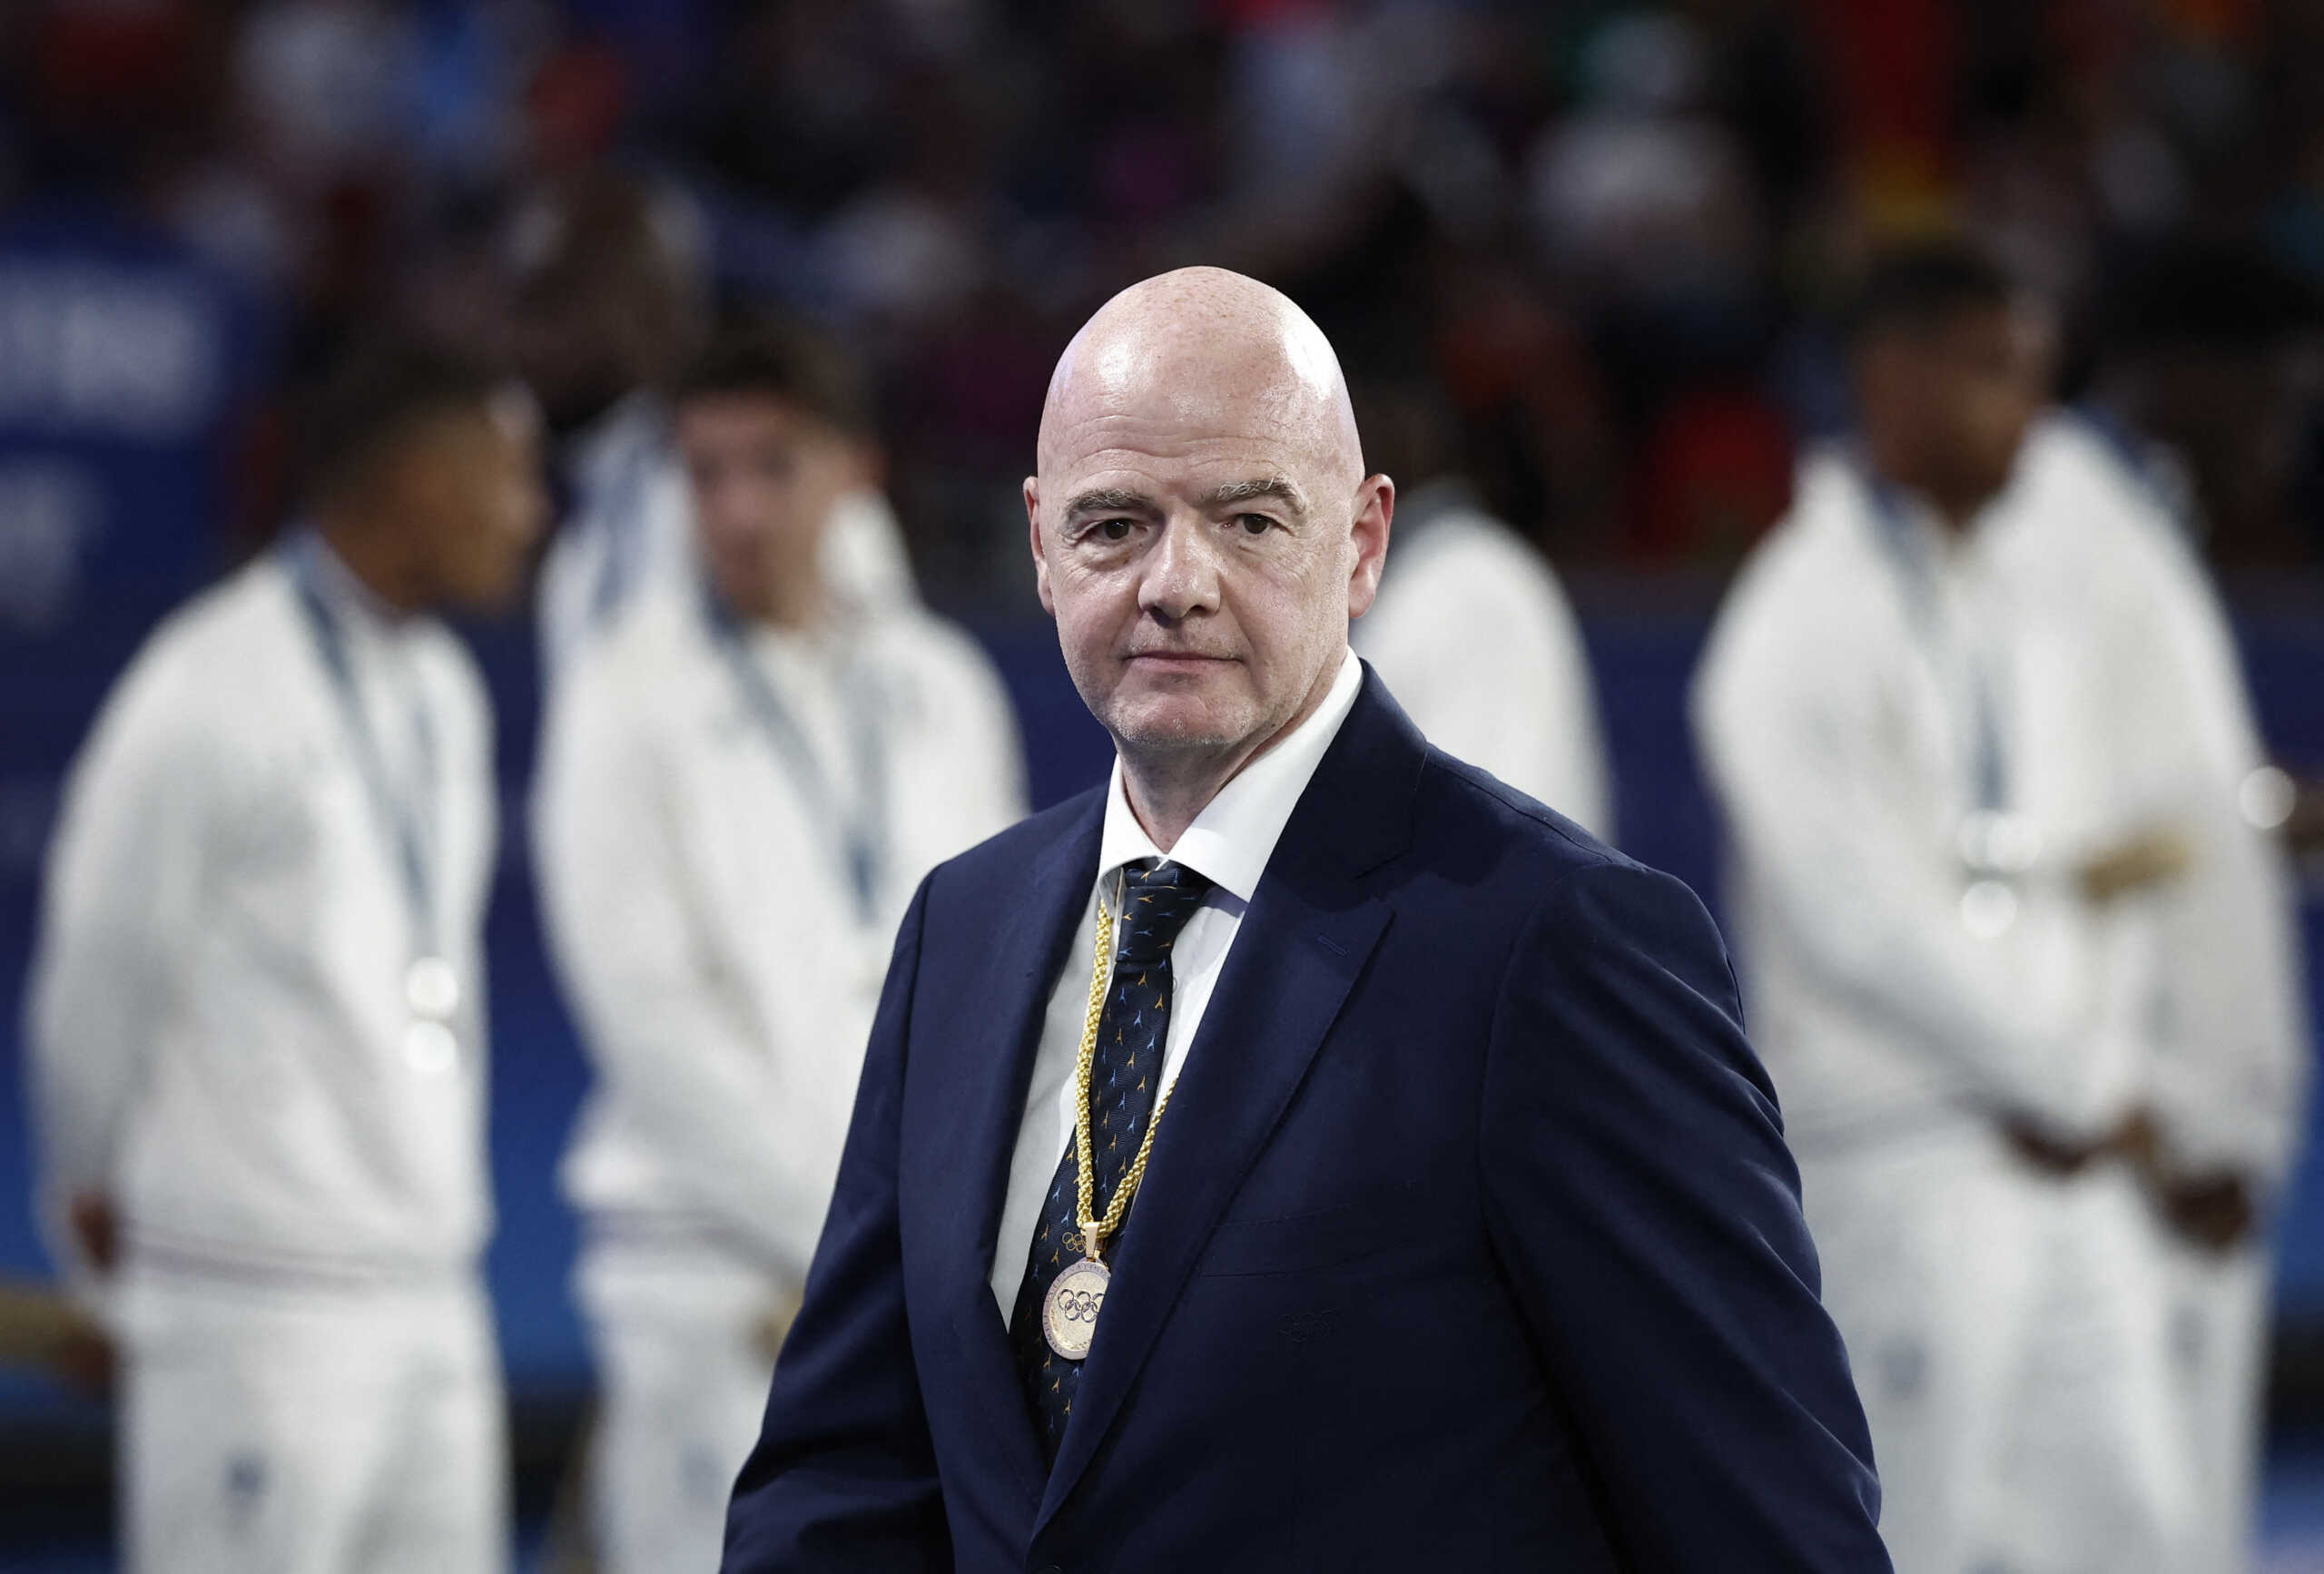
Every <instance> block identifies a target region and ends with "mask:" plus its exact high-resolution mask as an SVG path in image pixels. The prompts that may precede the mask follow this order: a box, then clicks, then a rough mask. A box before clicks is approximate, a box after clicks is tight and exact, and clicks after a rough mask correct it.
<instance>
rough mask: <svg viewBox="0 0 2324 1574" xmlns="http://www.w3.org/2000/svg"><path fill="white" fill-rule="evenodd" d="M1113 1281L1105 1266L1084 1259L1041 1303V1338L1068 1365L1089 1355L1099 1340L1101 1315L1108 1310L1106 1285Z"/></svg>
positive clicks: (1074, 1266)
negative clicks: (1090, 1345) (1044, 1339)
mask: <svg viewBox="0 0 2324 1574" xmlns="http://www.w3.org/2000/svg"><path fill="white" fill-rule="evenodd" d="M1112 1279H1113V1274H1111V1273H1109V1272H1108V1271H1107V1268H1106V1265H1105V1264H1103V1263H1093V1262H1091V1261H1090V1260H1089V1259H1088V1258H1087V1257H1084V1258H1082V1259H1081V1260H1080V1261H1079V1262H1078V1263H1076V1264H1073V1265H1072V1266H1071V1267H1069V1268H1068V1269H1066V1271H1065V1272H1064V1273H1062V1274H1059V1275H1058V1276H1057V1283H1055V1284H1051V1285H1050V1286H1049V1298H1048V1299H1047V1300H1045V1301H1043V1302H1042V1303H1041V1334H1042V1336H1043V1337H1044V1338H1046V1339H1047V1340H1048V1341H1049V1348H1050V1349H1051V1350H1054V1351H1056V1352H1057V1353H1059V1355H1061V1356H1063V1357H1064V1358H1065V1359H1066V1360H1068V1361H1078V1360H1080V1359H1081V1358H1082V1357H1083V1356H1085V1355H1087V1354H1088V1353H1089V1344H1090V1342H1091V1341H1092V1340H1094V1339H1095V1338H1097V1336H1098V1313H1099V1312H1101V1311H1103V1310H1104V1309H1105V1304H1106V1285H1107V1284H1108V1283H1109V1282H1110V1281H1111V1280H1112Z"/></svg>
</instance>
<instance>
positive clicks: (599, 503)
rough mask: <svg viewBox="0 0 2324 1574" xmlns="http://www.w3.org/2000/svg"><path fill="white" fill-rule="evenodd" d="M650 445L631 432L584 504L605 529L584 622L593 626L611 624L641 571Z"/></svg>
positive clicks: (604, 626)
mask: <svg viewBox="0 0 2324 1574" xmlns="http://www.w3.org/2000/svg"><path fill="white" fill-rule="evenodd" d="M653 458H654V450H653V448H652V446H651V444H650V443H649V442H647V441H646V440H645V438H642V437H639V436H637V435H635V434H633V435H632V438H631V441H630V443H629V445H628V447H627V448H625V450H624V451H623V452H622V454H621V455H620V457H619V459H618V461H617V463H616V465H615V471H614V476H613V479H612V482H611V484H610V485H608V486H606V487H605V488H604V489H603V491H602V492H601V493H600V494H599V495H598V496H596V497H592V498H591V499H590V500H589V502H588V504H587V505H586V507H587V508H588V511H589V513H590V515H591V516H592V517H593V518H594V519H595V520H596V524H597V527H598V528H599V529H600V530H602V531H603V532H604V533H605V538H606V551H605V556H604V557H603V558H602V559H600V561H599V562H598V565H597V583H596V585H595V586H594V587H593V588H592V589H591V591H590V594H589V605H588V609H587V615H586V616H587V623H588V625H589V627H591V628H592V629H604V628H606V627H609V626H611V625H612V623H613V621H614V616H615V614H616V613H618V612H619V611H620V610H621V609H622V607H623V606H624V605H626V604H627V603H628V600H629V596H630V593H631V592H632V591H633V590H635V588H636V585H637V579H638V575H639V574H640V572H641V566H640V562H639V560H640V559H641V558H642V557H643V556H644V555H645V532H646V529H647V527H648V526H647V521H646V518H645V502H646V496H647V490H648V489H647V486H646V481H647V478H648V477H649V475H650V474H651V472H652V469H653Z"/></svg>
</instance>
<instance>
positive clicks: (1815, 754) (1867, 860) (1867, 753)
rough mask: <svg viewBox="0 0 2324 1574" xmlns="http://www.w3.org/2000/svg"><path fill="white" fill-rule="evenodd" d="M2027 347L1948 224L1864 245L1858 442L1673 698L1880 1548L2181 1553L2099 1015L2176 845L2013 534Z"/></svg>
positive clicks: (2115, 1041) (2149, 1565) (2119, 1069)
mask: <svg viewBox="0 0 2324 1574" xmlns="http://www.w3.org/2000/svg"><path fill="white" fill-rule="evenodd" d="M2040 339H2041V335H2040V333H2039V332H2038V331H2036V330H2034V329H2033V326H2032V324H2030V323H2029V321H2028V320H2027V316H2026V314H2025V313H2024V312H2023V311H2022V310H2020V309H2019V308H2018V307H2017V305H2016V304H2015V302H2014V300H2013V299H2012V297H2011V294H2010V292H2009V290H2008V289H2007V287H2006V285H2005V283H2004V280H2003V279H2002V278H2001V276H2000V275H1999V274H1998V273H1997V272H1996V271H1994V270H1993V269H1992V268H1991V267H1990V266H1989V265H1987V264H1986V263H1984V261H1982V260H1980V259H1979V258H1978V257H1976V256H1975V255H1974V253H1973V252H1971V251H1966V250H1965V249H1961V248H1957V247H1953V246H1950V245H1945V244H1931V245H1929V246H1926V247H1925V248H1920V249H1915V250H1914V251H1909V252H1904V253H1900V254H1897V255H1896V256H1894V257H1892V258H1890V259H1889V260H1887V261H1886V262H1884V263H1883V264H1882V265H1880V266H1879V267H1876V269H1875V270H1874V271H1873V273H1872V275H1871V278H1870V280H1868V282H1867V284H1866V290H1865V294H1864V299H1863V302H1862V305H1861V309H1860V310H1859V312H1858V318H1857V322H1856V332H1855V337H1854V339H1853V343H1852V360H1853V370H1854V374H1855V386H1856V395H1857V413H1858V418H1859V433H1860V435H1859V438H1858V441H1857V443H1856V445H1855V446H1853V447H1852V448H1848V449H1844V450H1838V451H1833V452H1827V453H1825V454H1821V455H1818V456H1816V457H1811V458H1809V459H1808V460H1807V462H1806V463H1805V464H1804V465H1803V467H1802V471H1801V478H1800V484H1799V487H1798V491H1797V498H1796V501H1795V503H1794V506H1793V509H1792V512H1791V514H1790V516H1788V517H1787V519H1786V520H1785V521H1784V522H1783V523H1782V524H1780V525H1779V526H1777V529H1776V530H1775V531H1774V532H1773V533H1772V534H1771V535H1770V536H1768V539H1767V540H1766V541H1765V542H1764V543H1762V545H1761V546H1759V547H1758V550H1757V551H1755V553H1754V554H1753V555H1752V557H1751V558H1750V560H1749V561H1748V564H1747V566H1746V567H1745V569H1744V571H1743V573H1742V575H1741V576H1740V578H1739V579H1738V583H1737V585H1736V586H1735V588H1734V590H1733V591H1732V593H1731V594H1730V595H1729V598H1728V603H1727V605H1726V606H1725V607H1724V608H1723V609H1722V611H1721V613H1720V615H1719V618H1718V625H1717V626H1716V628H1715V629H1714V631H1713V635H1712V637H1711V641H1710V644H1709V648H1708V650H1707V652H1706V654H1705V657H1704V661H1703V665H1702V668H1701V671H1700V672H1699V675H1698V678H1697V683H1696V692H1695V695H1694V708H1695V722H1696V728H1697V732H1698V735H1699V741H1700V743H1701V746H1702V753H1703V758H1704V761H1705V763H1706V766H1707V768H1708V770H1709V774H1710V776H1711V779H1712V782H1713V786H1714V789H1715V792H1716V793H1717V795H1718V800H1719V802H1720V804H1721V807H1722V808H1723V810H1724V812H1725V816H1726V821H1727V825H1728V834H1729V853H1730V859H1731V870H1732V873H1733V880H1732V885H1731V888H1730V898H1731V900H1730V911H1731V913H1732V916H1733V920H1734V924H1735V929H1736V931H1737V932H1736V942H1737V949H1738V957H1739V959H1740V961H1741V963H1742V965H1743V967H1744V969H1745V973H1744V978H1745V984H1746V989H1745V998H1746V1002H1747V1007H1748V1009H1749V1010H1750V1011H1751V1013H1752V1015H1753V1019H1754V1026H1755V1028H1756V1029H1757V1031H1758V1035H1759V1041H1760V1043H1761V1045H1762V1048H1763V1052H1764V1053H1765V1054H1766V1056H1767V1058H1768V1067H1769V1070H1770V1073H1771V1075H1772V1076H1773V1077H1774V1078H1775V1081H1776V1085H1777V1093H1778V1095H1779V1097H1781V1098H1782V1100H1783V1105H1784V1111H1785V1117H1786V1128H1787V1135H1788V1136H1789V1138H1790V1141H1791V1143H1792V1146H1793V1149H1794V1151H1795V1153H1796V1154H1797V1156H1798V1158H1799V1162H1800V1167H1801V1172H1802V1185H1803V1191H1804V1195H1805V1201H1806V1205H1807V1216H1808V1220H1809V1223H1810V1225H1811V1227H1812V1228H1813V1230H1814V1232H1815V1235H1816V1239H1817V1245H1818V1248H1819V1251H1820V1253H1821V1255H1822V1261H1823V1266H1824V1290H1825V1299H1826V1304H1827V1306H1828V1307H1829V1308H1830V1310H1831V1312H1832V1314H1833V1316H1834V1318H1835V1320H1836V1321H1837V1323H1839V1326H1840V1329H1841V1332H1842V1333H1843V1334H1844V1336H1845V1337H1846V1340H1847V1343H1848V1348H1849V1353H1850V1357H1851V1360H1852V1362H1853V1364H1854V1367H1855V1372H1856V1382H1857V1387H1858V1390H1859V1392H1860V1393H1861V1394H1862V1396H1863V1399H1864V1402H1865V1408H1866V1414H1867V1416H1868V1418H1869V1420H1870V1422H1871V1425H1872V1433H1873V1445H1874V1450H1875V1454H1876V1459H1877V1461H1878V1464H1879V1469H1880V1473H1881V1481H1882V1489H1883V1513H1882V1531H1883V1535H1884V1537H1885V1538H1886V1540H1887V1541H1888V1544H1889V1547H1890V1549H1891V1553H1892V1555H1893V1557H1894V1559H1895V1560H1896V1568H1897V1569H1898V1571H1899V1574H1984V1571H1986V1570H2007V1571H2008V1574H2082V1571H2084V1570H2088V1571H2091V1574H2096V1571H2098V1570H2114V1571H2133V1570H2148V1569H2153V1570H2161V1569H2171V1568H2175V1567H2178V1566H2179V1565H2178V1564H2177V1563H2176V1562H2175V1559H2176V1557H2177V1555H2178V1553H2179V1551H2180V1549H2182V1548H2183V1547H2184V1546H2185V1544H2186V1541H2187V1539H2188V1537H2189V1536H2190V1534H2191V1524H2192V1521H2193V1519H2194V1516H2195V1514H2196V1506H2195V1503H2194V1500H2193V1499H2194V1490H2193V1486H2192V1483H2191V1475H2192V1464H2191V1457H2190V1448H2189V1443H2188V1441H2187V1439H2186V1438H2185V1436H2184V1435H2183V1428H2182V1427H2181V1424H2180V1414H2179V1411H2178V1409H2177V1407H2176V1405H2175V1403H2174V1398H2173V1393H2172V1388H2171V1372H2170V1370H2169V1362H2168V1343H2169V1340H2168V1333H2169V1330H2168V1323H2169V1316H2168V1303H2167V1296H2166V1294H2165V1293H2164V1288H2163V1287H2164V1284H2165V1277H2166V1270H2165V1268H2164V1265H2163V1263H2162V1253H2161V1251H2160V1249H2159V1246H2158V1244H2157V1242H2156V1240H2155V1238H2154V1235H2153V1232H2152V1228H2151V1226H2150V1224H2149V1202H2148V1199H2147V1195H2146V1191H2145V1185H2144V1181H2145V1176H2146V1173H2147V1167H2148V1164H2149V1160H2150V1157H2151V1155H2152V1152H2153V1150H2154V1146H2155V1140H2156V1139H2155V1127H2154V1117H2153V1116H2152V1114H2151V1112H2150V1110H2149V1100H2150V1097H2151V1096H2152V1095H2151V1089H2150V1072H2151V1063H2152V1042H2151V1038H2152V1035H2151V1034H2150V1033H2149V1031H2148V1030H2147V1025H2146V1024H2144V1023H2142V1022H2141V1021H2139V1020H2136V1019H2132V1018H2126V1017H2125V1016H2123V1015H2122V1013H2121V1012H2120V1011H2119V1010H2118V1009H2117V1008H2116V997H2117V996H2118V995H2119V991H2120V988H2121V984H2122V979H2124V978H2125V977H2127V976H2128V973H2127V969H2131V968H2134V967H2135V966H2136V965H2137V963H2138V959H2139V956H2140V954H2141V953H2140V948H2141V945H2142V939H2143V934H2144V931H2145V930H2147V929H2148V928H2149V927H2151V920H2152V916H2153V913H2154V910H2155V909H2156V906H2157V903H2158V902H2159V900H2161V899H2162V897H2163V896H2164V895H2165V894H2167V893H2168V892H2170V891H2171V890H2173V889H2174V884H2175V881H2176V880H2177V878H2178V877H2179V875H2180V874H2181V871H2183V869H2184V867H2185V865H2186V863H2187V861H2188V856H2189V855H2188V847H2187V841H2188V838H2189V836H2190V835H2191V831H2189V830H2188V829H2187V828H2186V827H2185V826H2184V825H2183V824H2182V823H2181V821H2179V820H2178V819H2177V818H2175V817H2174V816H2172V815H2171V814H2170V813H2168V812H2165V811H2166V806H2163V805H2159V804H2157V805H2149V806H2148V807H2149V808H2150V809H2152V816H2151V817H2150V816H2147V815H2142V814H2138V813H2132V812H2128V811H2127V810H2126V808H2125V807H2124V804H2123V802H2122V793H2121V792H2120V791H2119V790H2118V789H2119V784H2118V783H2117V782H2115V781H2114V780H2113V779H2112V775H2111V773H2110V772H2111V771H2112V760H2111V757H2110V753H2109V751H2108V749H2107V748H2106V743H2107V741H2108V740H2107V732H2106V726H2105V721H2106V717H2107V714H2108V712H2107V706H2106V704H2105V699H2106V696H2105V694H2103V693H2102V690H2103V689H2104V686H2105V684H2106V682H2107V681H2108V677H2109V674H2108V673H2107V671H2106V669H2105V667H2104V665H2103V664H2102V662H2097V661H2093V660H2092V659H2091V647H2090V645H2089V644H2088V640H2087V631H2086V630H2085V629H2084V628H2083V627H2081V626H2079V625H2077V624H2076V623H2075V621H2074V620H2072V619H2069V618H2064V617H2062V616H2060V615H2057V613H2056V611H2055V609H2054V608H2053V607H2052V606H2050V605H2046V604H2045V602H2044V600H2043V596H2042V595H2041V594H2039V593H2038V591H2037V590H2035V589H2034V588H2033V587H2030V586H2029V585H2028V584H2027V583H2026V582H2025V575H2024V571H2023V569H2022V568H2021V567H2020V566H2019V565H2018V563H2017V562H2016V561H2015V560H2014V556H2013V554H2012V551H2011V548H2010V544H2009V542H2008V541H2007V539H2006V536H2007V529H2006V515H2007V502H2006V499H2005V497H2004V493H2005V488H2009V487H2013V486H2014V485H2015V484H2018V483H2019V482H2022V480H2023V477H2022V475H2017V472H2019V471H2020V470H2021V468H2022V464H2021V446H2022V442H2023V438H2024V433H2025V431H2026V429H2027V428H2028V426H2029V424H2030V423H2031V421H2032V419H2033V417H2034V415H2035V414H2036V412H2037V411H2038V409H2039V408H2040V403H2041V399H2042V397H2043V379H2044V376H2045V373H2046V357H2045V355H2044V354H2043V352H2042V349H2041V348H2040ZM2014 476H2016V480H2015V481H2014V480H2013V477H2014Z"/></svg>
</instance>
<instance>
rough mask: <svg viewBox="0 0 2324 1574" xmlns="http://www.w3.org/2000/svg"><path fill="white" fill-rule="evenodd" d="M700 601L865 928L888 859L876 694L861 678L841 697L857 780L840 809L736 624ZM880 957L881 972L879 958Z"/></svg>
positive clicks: (712, 603) (875, 910) (874, 918)
mask: <svg viewBox="0 0 2324 1574" xmlns="http://www.w3.org/2000/svg"><path fill="white" fill-rule="evenodd" d="M704 600H705V615H706V616H707V617H708V619H709V622H710V628H711V633H712V635H713V637H714V638H715V640H716V641H717V644H718V647H719V650H720V652H721V653H722V654H724V656H725V658H726V665H727V668H728V670H729V671H730V672H731V673H732V674H734V686H735V688H736V690H737V691H738V692H739V693H740V694H741V695H742V697H743V708H744V709H745V710H747V711H748V712H749V713H751V717H752V719H753V721H755V722H756V723H758V729H759V732H760V733H761V735H762V736H763V737H764V738H765V740H766V743H767V746H768V748H769V750H770V751H771V752H772V753H773V755H774V757H775V762H776V763H777V764H779V765H781V766H782V767H783V770H784V771H785V772H788V773H789V774H790V776H791V778H792V781H793V783H794V784H795V785H796V786H797V787H798V789H799V792H800V796H801V797H803V799H805V800H806V802H807V806H808V809H809V812H811V813H812V814H813V815H814V816H815V818H817V819H818V820H821V821H822V822H823V823H824V824H825V825H826V826H827V827H829V828H830V830H831V831H832V841H833V842H834V843H835V844H836V849H837V851H838V854H839V859H840V862H841V865H842V875H843V877H844V880H845V882H846V884H847V887H848V889H849V890H850V892H851V894H852V896H853V897H854V899H855V922H856V928H857V929H858V930H871V929H872V927H873V926H874V925H875V924H876V923H877V922H878V920H879V916H880V912H879V897H880V880H881V872H882V870H881V865H882V864H883V863H884V862H885V861H886V854H885V849H884V848H883V846H882V845H881V843H882V840H883V836H884V831H885V827H886V824H887V817H888V815H887V810H888V805H887V796H888V792H887V769H886V759H885V754H884V751H883V749H882V747H881V737H880V727H879V721H878V717H877V716H876V714H875V712H876V711H877V709H878V704H879V699H878V696H877V695H876V694H873V693H872V692H871V690H870V685H869V684H866V683H863V682H862V681H860V679H859V681H858V682H856V683H853V684H849V685H848V688H849V690H850V692H849V693H848V694H846V695H845V696H844V699H845V707H846V710H847V713H848V716H849V719H850V721H851V723H852V733H853V735H852V738H851V740H850V742H851V745H852V750H853V753H854V754H855V767H856V782H857V787H856V803H855V812H854V813H852V814H849V813H846V812H844V811H843V809H842V804H841V802H840V793H839V791H838V790H837V789H836V788H835V787H834V786H833V785H832V782H831V779H830V778H829V777H828V776H827V775H825V773H824V772H823V770H822V766H821V765H820V764H819V763H818V762H816V759H815V755H814V752H813V751H812V749H810V748H809V747H808V744H807V737H806V734H805V733H803V732H802V731H801V730H800V727H799V723H798V722H797V720H796V719H795V718H793V715H792V714H791V712H790V710H789V708H788V707H787V706H785V705H784V704H783V699H782V696H781V695H779V694H776V693H775V692H774V685H773V684H771V683H769V682H768V681H767V675H766V673H765V672H764V671H763V669H762V668H761V667H760V665H759V664H758V662H757V661H756V659H754V658H753V655H752V654H751V650H750V646H749V644H748V643H747V642H746V641H745V640H744V637H743V627H742V625H741V623H740V621H739V620H737V619H736V618H735V616H734V614H733V613H731V612H729V611H728V610H727V609H726V608H725V607H724V605H721V604H720V603H719V601H718V600H717V598H716V597H715V596H706V597H705V598H704ZM885 962H886V958H885V957H884V956H882V957H881V965H882V968H883V969H884V966H885Z"/></svg>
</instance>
